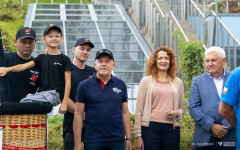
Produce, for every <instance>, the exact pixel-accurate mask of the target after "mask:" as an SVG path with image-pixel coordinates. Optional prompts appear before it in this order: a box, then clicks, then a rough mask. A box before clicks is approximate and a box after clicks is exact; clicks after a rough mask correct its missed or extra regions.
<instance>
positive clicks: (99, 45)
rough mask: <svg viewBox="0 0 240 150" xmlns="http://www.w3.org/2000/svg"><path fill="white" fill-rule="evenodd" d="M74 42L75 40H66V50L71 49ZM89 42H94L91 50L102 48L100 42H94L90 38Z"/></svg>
mask: <svg viewBox="0 0 240 150" xmlns="http://www.w3.org/2000/svg"><path fill="white" fill-rule="evenodd" d="M89 39H90V38H89ZM90 40H91V39H90ZM75 42H76V40H75V41H71V42H69V41H68V42H67V50H68V51H72V48H73V46H74V44H75ZM91 42H92V43H93V44H94V48H93V49H92V51H94V50H100V49H102V48H103V47H102V44H101V42H95V41H92V40H91ZM90 55H92V54H90Z"/></svg>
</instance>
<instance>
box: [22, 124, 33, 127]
mask: <svg viewBox="0 0 240 150" xmlns="http://www.w3.org/2000/svg"><path fill="white" fill-rule="evenodd" d="M20 127H21V128H29V127H31V126H30V125H29V124H25V125H21V126H20Z"/></svg>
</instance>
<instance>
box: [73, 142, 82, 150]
mask: <svg viewBox="0 0 240 150" xmlns="http://www.w3.org/2000/svg"><path fill="white" fill-rule="evenodd" d="M74 150H84V148H83V144H82V143H80V144H77V145H74Z"/></svg>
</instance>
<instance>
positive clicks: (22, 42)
mask: <svg viewBox="0 0 240 150" xmlns="http://www.w3.org/2000/svg"><path fill="white" fill-rule="evenodd" d="M14 43H15V46H16V48H17V52H12V53H3V52H1V54H3V56H2V59H1V60H2V63H1V67H11V66H15V65H17V64H24V63H26V62H29V61H31V60H32V59H33V57H32V56H31V55H32V52H33V50H34V48H35V44H36V32H35V31H34V30H33V29H32V28H29V27H22V28H20V29H19V30H18V31H17V34H16V39H15V40H14ZM1 51H3V48H1ZM38 74H39V72H38V70H37V69H35V68H31V69H27V70H25V71H22V72H20V73H15V72H10V73H8V74H7V75H6V76H5V77H3V78H1V80H0V82H1V83H2V84H3V86H4V90H0V96H1V97H0V100H2V101H8V102H20V100H21V99H22V98H24V97H26V95H28V94H29V93H35V92H36V90H37V87H38ZM1 83H0V84H1Z"/></svg>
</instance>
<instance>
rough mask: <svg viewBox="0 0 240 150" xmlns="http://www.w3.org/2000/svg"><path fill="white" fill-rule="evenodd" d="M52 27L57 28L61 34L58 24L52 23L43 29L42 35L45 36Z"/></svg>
mask: <svg viewBox="0 0 240 150" xmlns="http://www.w3.org/2000/svg"><path fill="white" fill-rule="evenodd" d="M53 29H55V30H58V31H59V32H60V33H61V34H62V30H61V29H60V28H59V27H58V26H55V25H54V24H50V25H48V26H47V27H46V28H45V29H44V31H43V36H45V35H46V34H47V33H48V32H49V31H50V30H53Z"/></svg>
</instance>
